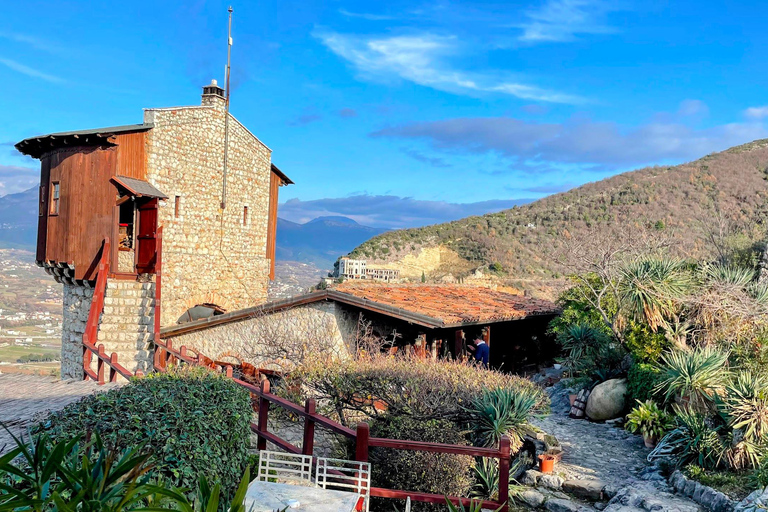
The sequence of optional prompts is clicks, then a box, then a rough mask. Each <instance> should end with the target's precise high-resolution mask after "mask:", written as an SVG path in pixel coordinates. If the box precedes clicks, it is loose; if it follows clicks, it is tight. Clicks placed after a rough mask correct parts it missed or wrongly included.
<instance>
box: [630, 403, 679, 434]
mask: <svg viewBox="0 0 768 512" xmlns="http://www.w3.org/2000/svg"><path fill="white" fill-rule="evenodd" d="M674 425H675V423H674V421H673V419H672V418H671V417H670V416H669V415H668V414H667V413H666V412H664V411H663V410H661V409H659V406H658V405H656V403H655V402H654V401H653V400H646V401H645V402H638V405H637V407H635V408H634V409H632V411H631V412H630V413H629V414H628V415H627V424H626V425H625V428H626V429H627V430H628V431H630V432H632V433H635V434H636V433H640V434H641V435H642V436H643V437H644V438H646V439H649V440H654V441H658V440H659V439H661V437H662V436H663V435H664V434H665V433H667V431H669V430H671V429H672V427H674Z"/></svg>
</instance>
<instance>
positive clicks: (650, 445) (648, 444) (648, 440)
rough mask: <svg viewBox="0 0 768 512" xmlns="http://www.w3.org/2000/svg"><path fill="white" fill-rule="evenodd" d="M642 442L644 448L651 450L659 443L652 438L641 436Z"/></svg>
mask: <svg viewBox="0 0 768 512" xmlns="http://www.w3.org/2000/svg"><path fill="white" fill-rule="evenodd" d="M643 442H644V443H645V447H646V448H651V449H653V448H656V445H657V444H659V442H658V441H657V440H656V439H654V438H652V437H645V436H643Z"/></svg>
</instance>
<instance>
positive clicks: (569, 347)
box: [557, 324, 622, 374]
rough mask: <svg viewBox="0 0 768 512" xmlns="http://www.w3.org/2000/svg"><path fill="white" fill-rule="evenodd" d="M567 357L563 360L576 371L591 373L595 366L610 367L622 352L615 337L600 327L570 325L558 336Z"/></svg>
mask: <svg viewBox="0 0 768 512" xmlns="http://www.w3.org/2000/svg"><path fill="white" fill-rule="evenodd" d="M557 341H558V342H560V345H561V346H562V348H563V352H564V353H565V355H566V357H565V360H564V361H563V362H564V363H565V365H566V367H568V368H569V369H570V370H572V371H573V372H574V373H577V374H582V373H589V372H591V371H593V370H594V369H595V368H603V369H610V367H611V366H612V365H613V364H615V363H616V361H617V360H618V361H620V360H621V358H622V354H621V353H620V351H619V350H617V349H616V348H615V347H614V345H613V339H612V338H611V337H610V336H609V335H608V334H606V333H605V332H604V331H601V330H600V329H596V328H594V327H592V326H589V325H584V324H574V325H569V326H568V327H566V328H565V330H564V331H563V332H561V333H560V334H559V335H558V336H557Z"/></svg>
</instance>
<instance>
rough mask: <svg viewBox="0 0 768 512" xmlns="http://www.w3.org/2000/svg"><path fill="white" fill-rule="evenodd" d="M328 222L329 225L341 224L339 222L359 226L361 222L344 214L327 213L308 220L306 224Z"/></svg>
mask: <svg viewBox="0 0 768 512" xmlns="http://www.w3.org/2000/svg"><path fill="white" fill-rule="evenodd" d="M319 223H323V224H328V225H339V224H346V225H349V226H359V225H360V224H359V223H358V222H357V221H356V220H354V219H350V218H349V217H344V216H343V215H325V216H321V217H316V218H314V219H312V220H310V221H309V222H306V223H305V225H309V224H319Z"/></svg>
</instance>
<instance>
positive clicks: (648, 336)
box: [624, 322, 671, 363]
mask: <svg viewBox="0 0 768 512" xmlns="http://www.w3.org/2000/svg"><path fill="white" fill-rule="evenodd" d="M624 344H625V345H626V347H627V350H629V353H630V354H632V356H633V358H634V360H635V361H642V362H650V363H655V362H656V361H658V360H659V357H661V354H662V353H663V352H664V351H665V350H668V349H669V348H670V346H671V343H670V342H669V340H668V339H667V337H666V336H665V335H664V334H663V333H660V332H653V330H652V329H651V328H650V327H648V326H647V325H646V324H642V323H637V322H630V323H629V326H628V327H627V329H626V330H625V332H624Z"/></svg>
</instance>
